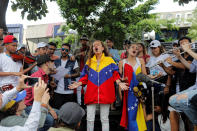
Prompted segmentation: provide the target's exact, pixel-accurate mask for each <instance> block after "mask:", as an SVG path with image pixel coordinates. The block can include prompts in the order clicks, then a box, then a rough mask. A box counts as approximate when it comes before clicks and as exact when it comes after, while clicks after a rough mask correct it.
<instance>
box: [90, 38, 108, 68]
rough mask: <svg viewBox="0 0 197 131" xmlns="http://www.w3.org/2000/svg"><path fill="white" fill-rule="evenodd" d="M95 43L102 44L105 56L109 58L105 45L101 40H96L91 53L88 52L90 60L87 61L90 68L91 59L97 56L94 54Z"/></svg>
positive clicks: (91, 47)
mask: <svg viewBox="0 0 197 131" xmlns="http://www.w3.org/2000/svg"><path fill="white" fill-rule="evenodd" d="M95 42H100V43H101V45H102V47H103V48H104V50H103V53H104V54H105V56H109V53H108V49H107V48H106V46H105V45H104V43H103V42H102V41H100V40H95V41H94V42H93V43H92V44H91V46H90V50H89V52H88V59H87V61H88V66H90V65H91V58H92V57H93V56H94V55H95V54H94V51H93V44H94V43H95Z"/></svg>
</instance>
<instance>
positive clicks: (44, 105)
mask: <svg viewBox="0 0 197 131" xmlns="http://www.w3.org/2000/svg"><path fill="white" fill-rule="evenodd" d="M41 106H42V107H44V108H46V109H47V110H48V109H49V108H48V105H47V104H44V103H42V104H41Z"/></svg>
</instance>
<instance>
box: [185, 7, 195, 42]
mask: <svg viewBox="0 0 197 131" xmlns="http://www.w3.org/2000/svg"><path fill="white" fill-rule="evenodd" d="M188 21H189V22H191V23H192V26H191V27H190V28H189V29H188V35H187V36H189V37H190V38H191V39H193V40H197V8H196V9H195V10H194V12H193V17H192V18H191V19H189V20H188Z"/></svg>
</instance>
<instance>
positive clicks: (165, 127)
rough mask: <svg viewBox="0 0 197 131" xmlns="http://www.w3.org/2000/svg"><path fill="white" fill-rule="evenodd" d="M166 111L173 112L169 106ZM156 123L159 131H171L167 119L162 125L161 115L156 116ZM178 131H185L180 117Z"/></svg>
mask: <svg viewBox="0 0 197 131" xmlns="http://www.w3.org/2000/svg"><path fill="white" fill-rule="evenodd" d="M168 110H169V111H175V110H174V109H173V108H172V107H170V106H169V107H168ZM158 122H159V126H160V129H161V131H171V125H170V120H169V118H167V120H166V122H165V123H163V118H162V115H161V114H160V115H158ZM179 131H185V126H184V123H183V120H182V118H181V117H180V119H179Z"/></svg>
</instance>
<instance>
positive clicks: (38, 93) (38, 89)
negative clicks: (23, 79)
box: [34, 78, 47, 102]
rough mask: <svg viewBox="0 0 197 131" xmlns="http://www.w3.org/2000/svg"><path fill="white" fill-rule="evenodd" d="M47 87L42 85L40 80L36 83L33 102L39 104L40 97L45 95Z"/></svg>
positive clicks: (42, 82)
mask: <svg viewBox="0 0 197 131" xmlns="http://www.w3.org/2000/svg"><path fill="white" fill-rule="evenodd" d="M46 87H47V85H46V84H45V83H44V81H43V80H41V78H39V80H38V83H36V84H35V85H34V100H35V101H38V102H41V101H42V96H43V95H44V93H45V89H46Z"/></svg>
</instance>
